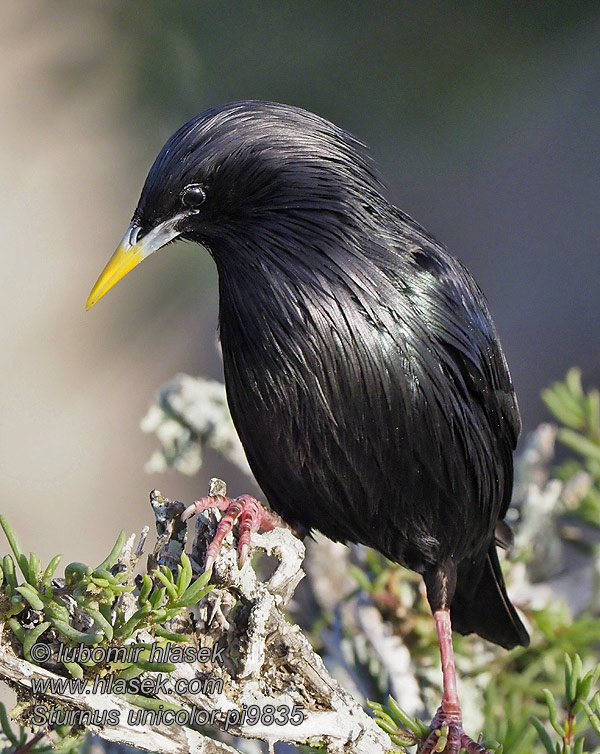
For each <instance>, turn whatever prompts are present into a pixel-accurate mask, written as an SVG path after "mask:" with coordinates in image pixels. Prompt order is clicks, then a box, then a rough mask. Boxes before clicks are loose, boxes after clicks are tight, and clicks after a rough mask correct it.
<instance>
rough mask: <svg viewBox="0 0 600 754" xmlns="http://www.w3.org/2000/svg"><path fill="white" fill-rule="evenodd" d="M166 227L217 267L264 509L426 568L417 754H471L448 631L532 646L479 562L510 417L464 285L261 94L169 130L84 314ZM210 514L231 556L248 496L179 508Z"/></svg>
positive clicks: (505, 487)
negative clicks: (425, 711) (228, 535)
mask: <svg viewBox="0 0 600 754" xmlns="http://www.w3.org/2000/svg"><path fill="white" fill-rule="evenodd" d="M176 238H183V239H186V240H189V241H194V242H196V243H198V244H200V245H202V246H203V247H204V248H205V249H206V250H207V251H208V252H209V253H210V254H211V256H212V257H213V259H214V261H215V263H216V265H217V270H218V275H219V298H220V303H219V330H220V338H221V344H222V349H223V362H224V370H225V382H226V387H227V396H228V402H229V407H230V410H231V414H232V417H233V420H234V423H235V426H236V428H237V430H238V433H239V436H240V438H241V441H242V444H243V446H244V449H245V451H246V455H247V457H248V461H249V463H250V467H251V468H252V471H253V472H254V475H255V477H256V480H257V482H258V484H259V485H260V487H261V489H262V490H263V492H264V494H265V495H266V498H267V500H268V502H269V505H270V507H271V510H272V511H274V512H275V513H277V514H278V515H279V516H280V517H281V518H282V519H283V520H284V521H285V522H287V524H288V525H289V526H291V528H292V529H293V530H294V531H295V532H296V533H297V534H299V535H300V536H302V535H304V534H306V533H308V532H310V531H311V530H318V531H321V532H323V534H325V535H327V536H328V537H330V538H331V539H334V540H336V541H341V542H361V543H363V544H365V545H368V546H369V547H373V548H375V549H376V550H378V551H379V552H381V553H383V554H384V555H386V556H387V557H388V558H390V559H391V560H393V561H394V562H396V563H400V564H402V565H403V566H406V567H407V568H410V569H412V570H414V571H417V572H418V573H421V574H422V575H423V578H424V580H425V584H426V588H427V596H428V599H429V603H430V605H431V609H432V611H433V616H434V618H435V622H436V626H437V631H438V636H439V643H440V651H441V658H442V671H443V697H442V703H441V706H440V708H439V709H438V711H437V713H436V715H435V717H434V720H433V724H432V725H433V728H432V733H431V735H430V736H429V738H428V739H427V741H426V742H425V744H424V747H423V751H424V752H431V751H433V750H434V749H435V750H436V751H441V750H444V751H446V752H452V754H455V753H456V752H458V750H459V748H460V746H461V745H462V746H464V747H465V748H466V749H467V750H468V751H469V752H483V751H484V749H483V748H482V747H481V745H479V744H477V743H475V742H474V741H473V740H472V739H471V738H469V737H468V736H467V735H466V734H465V733H464V732H463V728H462V720H461V711H460V705H459V701H458V696H457V691H456V678H455V669H454V659H453V653H452V635H451V630H452V629H451V624H452V626H453V627H454V629H455V630H457V631H459V632H460V633H470V632H475V633H477V634H479V635H480V636H482V637H484V638H485V639H488V640H490V641H492V642H496V643H497V644H500V645H502V646H503V647H507V648H511V647H514V646H516V645H518V644H521V645H527V643H528V641H529V637H528V635H527V632H526V630H525V628H524V627H523V625H522V623H521V621H520V619H519V617H518V616H517V613H516V611H515V609H514V607H513V606H512V604H511V602H510V600H509V598H508V596H507V593H506V589H505V585H504V580H503V577H502V571H501V570H500V564H499V561H498V556H497V553H496V546H497V544H506V543H507V541H509V540H510V530H509V529H508V526H507V525H506V524H505V523H504V517H505V515H506V511H507V508H508V506H509V503H510V499H511V493H512V485H513V450H514V448H515V444H516V441H517V437H518V435H519V431H520V418H519V410H518V407H517V401H516V398H515V394H514V390H513V385H512V382H511V379H510V375H509V371H508V367H507V364H506V360H505V358H504V354H503V352H502V349H501V347H500V342H499V340H498V336H497V334H496V330H495V327H494V324H493V322H492V319H491V316H490V313H489V310H488V307H487V304H486V302H485V299H484V296H483V294H482V292H481V290H480V289H479V287H478V285H477V283H476V282H475V281H474V280H473V278H472V277H471V275H470V273H469V272H468V271H467V270H466V269H465V267H464V266H463V265H462V264H461V263H460V262H459V261H458V260H457V259H455V258H454V257H453V256H452V255H450V254H449V253H448V251H446V249H445V248H444V247H443V246H442V245H441V244H440V243H438V241H436V239H435V238H434V237H433V236H432V235H431V234H430V233H428V232H427V231H426V230H424V228H422V227H421V226H420V225H419V224H418V223H417V222H415V221H414V220H413V219H412V218H410V217H409V216H408V215H406V214H404V213H403V212H402V211H401V210H399V209H398V208H397V207H395V206H394V205H393V204H392V203H391V202H390V200H389V199H388V198H387V196H386V191H385V189H384V187H383V185H382V183H381V181H380V179H379V177H378V176H377V173H376V172H375V170H374V168H373V166H372V163H371V161H370V158H369V157H368V155H367V153H366V150H365V148H364V146H363V145H362V144H361V143H360V142H359V141H357V140H356V139H355V138H354V137H353V136H351V135H350V134H349V133H347V132H345V131H343V130H341V129H340V128H337V127H336V126H334V125H333V124H332V123H329V122H328V121H326V120H324V119H323V118H320V117H318V116H317V115H314V114H312V113H310V112H307V111H305V110H301V109H299V108H297V107H290V106H287V105H281V104H276V103H272V102H259V101H245V102H235V103H232V104H227V105H223V106H219V107H214V108H212V109H210V110H207V111H206V112H203V113H202V114H200V115H198V116H197V117H195V118H192V119H191V120H190V121H188V122H187V123H186V124H185V125H183V126H182V127H181V128H180V129H179V130H178V131H177V132H176V133H175V134H174V135H173V136H172V137H171V138H170V139H169V140H168V142H167V143H166V144H165V146H164V147H163V148H162V150H161V152H160V154H159V155H158V157H157V158H156V161H155V162H154V165H153V166H152V168H151V169H150V172H149V174H148V177H147V179H146V183H145V185H144V188H143V191H142V195H141V198H140V201H139V204H138V206H137V209H136V210H135V212H134V215H133V219H132V221H131V225H130V226H129V228H128V229H127V231H126V233H125V235H124V237H123V240H122V241H121V244H120V246H119V248H118V249H117V251H116V252H115V254H114V255H113V257H112V258H111V260H110V261H109V263H108V264H107V266H106V268H105V269H104V271H103V272H102V274H101V275H100V278H99V279H98V282H97V283H96V285H95V286H94V288H93V290H92V292H91V294H90V297H89V299H88V303H87V306H88V308H89V307H90V306H93V305H94V304H95V303H96V302H97V301H98V300H99V299H100V298H101V297H102V296H103V295H104V294H105V293H106V292H107V291H108V290H109V289H110V288H111V287H112V286H113V285H114V284H115V283H116V282H117V281H118V280H120V279H121V278H122V277H123V276H124V275H125V274H126V273H127V272H129V271H130V270H131V269H132V268H133V267H135V266H136V265H137V264H138V263H139V262H141V261H142V259H144V258H145V257H147V256H149V255H150V254H151V253H152V252H154V251H156V250H157V249H159V248H161V247H162V246H165V245H166V244H168V243H169V242H170V241H173V240H174V239H176ZM215 505H216V506H217V507H220V508H221V509H222V510H225V512H226V515H225V517H224V520H223V521H224V523H223V522H222V523H223V527H222V528H221V531H220V533H218V534H217V539H218V538H219V537H220V538H221V539H222V536H224V530H226V529H227V528H231V525H232V523H233V520H234V519H235V518H236V517H238V516H239V517H240V522H241V524H240V531H241V534H240V538H241V540H242V542H241V544H240V547H241V553H242V554H244V553H245V552H246V551H247V548H248V542H249V536H250V531H251V530H255V529H256V528H257V527H258V525H259V524H260V523H261V519H264V523H265V524H266V525H268V526H272V525H273V520H272V519H273V516H272V515H269V516H268V515H267V514H266V512H265V513H263V512H262V510H261V508H260V507H259V506H258V504H257V503H256V501H255V500H254V499H253V498H250V497H249V496H242V497H241V498H237V499H236V500H233V501H230V500H228V499H226V498H220V497H217V496H215V497H210V498H204V499H203V500H200V501H198V502H197V503H196V504H194V505H193V506H190V509H188V512H187V514H188V515H191V513H193V512H197V511H200V510H203V509H205V508H206V507H209V506H215ZM218 544H219V543H218V542H217V543H216V546H218ZM214 555H215V548H213V550H211V552H210V553H209V561H210V562H211V563H212V561H213V560H214ZM439 728H443V730H444V734H445V735H443V736H442V737H440V735H439V731H438V733H436V732H434V731H435V729H439ZM444 746H445V748H443V749H442V747H444Z"/></svg>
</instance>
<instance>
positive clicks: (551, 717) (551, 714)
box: [542, 689, 563, 736]
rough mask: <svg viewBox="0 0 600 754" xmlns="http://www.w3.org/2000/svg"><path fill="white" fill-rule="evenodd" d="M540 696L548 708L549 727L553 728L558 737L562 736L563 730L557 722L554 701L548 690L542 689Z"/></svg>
mask: <svg viewBox="0 0 600 754" xmlns="http://www.w3.org/2000/svg"><path fill="white" fill-rule="evenodd" d="M542 694H543V695H544V699H545V700H546V705H547V707H548V719H549V720H550V725H551V726H552V727H553V728H554V730H555V731H556V732H557V733H558V735H559V736H562V735H563V729H562V726H561V725H560V723H559V722H558V712H557V710H556V700H555V699H554V697H553V696H552V694H551V693H550V691H549V690H548V689H542Z"/></svg>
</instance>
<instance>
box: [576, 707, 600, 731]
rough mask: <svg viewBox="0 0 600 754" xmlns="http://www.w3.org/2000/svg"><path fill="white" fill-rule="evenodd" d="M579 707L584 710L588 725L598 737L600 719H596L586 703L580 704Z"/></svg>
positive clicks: (596, 716)
mask: <svg viewBox="0 0 600 754" xmlns="http://www.w3.org/2000/svg"><path fill="white" fill-rule="evenodd" d="M581 706H582V707H583V709H584V710H585V714H586V715H587V716H588V719H589V721H590V725H591V726H592V728H593V729H594V730H595V731H596V733H597V734H598V735H599V736H600V717H598V715H596V714H595V713H594V711H593V710H592V708H591V707H590V705H589V704H588V703H587V702H582V703H581Z"/></svg>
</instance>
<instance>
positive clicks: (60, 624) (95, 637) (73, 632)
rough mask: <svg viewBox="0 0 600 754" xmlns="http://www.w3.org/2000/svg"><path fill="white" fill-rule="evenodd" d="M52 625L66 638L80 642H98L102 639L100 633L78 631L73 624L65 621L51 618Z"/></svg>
mask: <svg viewBox="0 0 600 754" xmlns="http://www.w3.org/2000/svg"><path fill="white" fill-rule="evenodd" d="M52 625H53V626H54V628H56V630H57V631H60V633H61V634H62V635H63V636H65V637H66V638H67V639H70V640H71V641H74V642H77V643H80V644H99V643H100V642H101V641H102V639H103V636H102V634H86V633H84V632H83V631H78V630H77V629H76V628H73V626H71V625H70V624H69V623H67V622H66V621H62V620H53V621H52Z"/></svg>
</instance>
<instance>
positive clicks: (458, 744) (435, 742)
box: [420, 700, 489, 754]
mask: <svg viewBox="0 0 600 754" xmlns="http://www.w3.org/2000/svg"><path fill="white" fill-rule="evenodd" d="M461 749H464V750H465V751H466V752H467V754H489V752H488V750H487V749H485V748H484V747H483V746H482V745H481V744H479V743H477V741H474V740H473V739H472V738H471V737H470V736H468V735H467V734H466V733H465V732H464V730H463V727H462V716H461V712H460V707H459V706H458V704H452V703H450V702H447V701H446V700H444V701H442V704H441V705H440V707H439V709H438V711H437V712H436V713H435V717H434V718H433V720H432V722H431V733H430V734H429V735H428V736H427V738H426V739H425V741H424V743H423V746H422V748H421V750H420V752H421V754H434V752H440V753H441V752H443V754H458V753H459V751H460V750H461Z"/></svg>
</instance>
